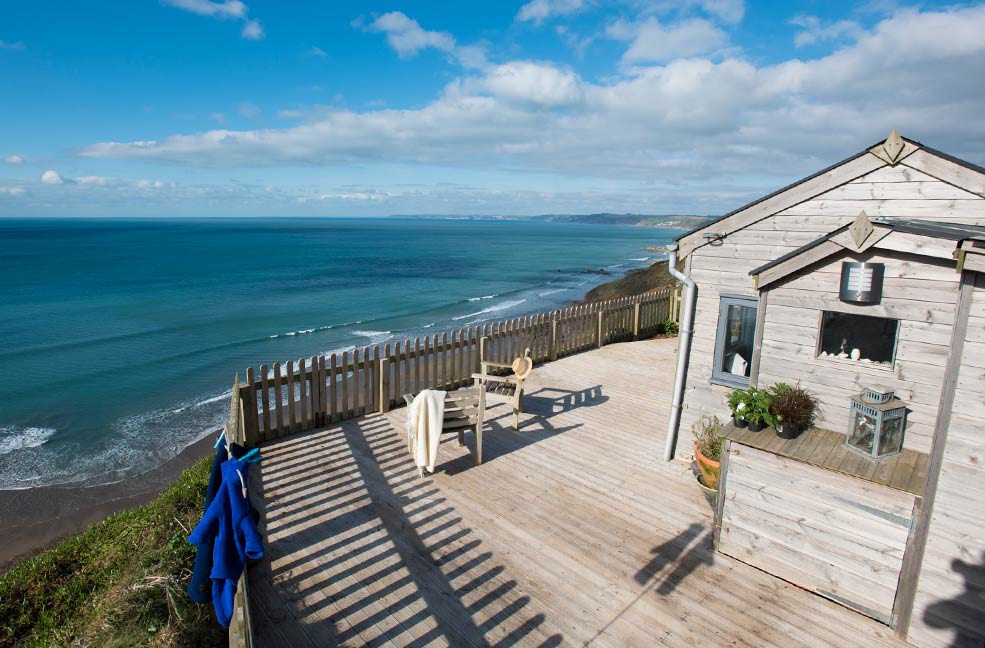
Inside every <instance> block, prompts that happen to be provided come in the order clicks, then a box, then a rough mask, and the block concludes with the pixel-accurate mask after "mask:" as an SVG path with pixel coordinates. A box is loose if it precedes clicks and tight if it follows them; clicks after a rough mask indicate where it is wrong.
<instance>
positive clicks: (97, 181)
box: [75, 176, 113, 187]
mask: <svg viewBox="0 0 985 648" xmlns="http://www.w3.org/2000/svg"><path fill="white" fill-rule="evenodd" d="M112 181H113V179H112V178H106V177H103V176H79V177H77V178H75V182H77V183H78V184H80V185H95V186H99V187H105V186H106V185H108V184H110V183H111V182H112Z"/></svg>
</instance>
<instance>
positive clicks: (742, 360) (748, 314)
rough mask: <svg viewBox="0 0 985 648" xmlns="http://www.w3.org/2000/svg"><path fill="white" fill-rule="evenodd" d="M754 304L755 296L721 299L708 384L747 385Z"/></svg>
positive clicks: (750, 365) (753, 331)
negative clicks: (712, 362)
mask: <svg viewBox="0 0 985 648" xmlns="http://www.w3.org/2000/svg"><path fill="white" fill-rule="evenodd" d="M757 303H758V300H757V299H756V298H755V297H738V296H726V295H723V296H722V297H721V301H720V302H719V306H718V336H717V338H716V339H715V366H714V368H713V369H712V372H711V382H713V383H716V384H719V385H727V386H729V387H748V386H749V370H750V368H751V367H752V347H753V340H754V339H755V337H756V304H757Z"/></svg>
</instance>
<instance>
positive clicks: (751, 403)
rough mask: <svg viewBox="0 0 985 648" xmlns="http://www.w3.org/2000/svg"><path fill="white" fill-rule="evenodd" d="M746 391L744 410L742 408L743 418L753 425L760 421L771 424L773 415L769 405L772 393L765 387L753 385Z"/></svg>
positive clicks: (770, 404)
mask: <svg viewBox="0 0 985 648" xmlns="http://www.w3.org/2000/svg"><path fill="white" fill-rule="evenodd" d="M746 393H747V394H748V401H747V403H746V408H745V410H743V411H744V412H745V419H746V420H747V421H749V422H750V423H751V424H753V425H759V424H760V423H765V424H766V425H772V424H773V416H772V414H771V411H770V407H771V406H772V405H773V395H772V394H770V392H768V391H767V390H765V389H757V388H755V387H750V388H749V389H748V391H747V392H746Z"/></svg>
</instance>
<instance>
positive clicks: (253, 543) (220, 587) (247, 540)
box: [188, 450, 263, 628]
mask: <svg viewBox="0 0 985 648" xmlns="http://www.w3.org/2000/svg"><path fill="white" fill-rule="evenodd" d="M234 454H235V450H234ZM248 468H249V463H248V462H247V461H242V460H240V459H235V458H233V459H228V460H226V461H224V462H222V463H221V464H220V466H219V472H220V477H221V479H222V483H221V484H220V486H219V488H218V492H217V493H216V496H215V499H213V500H212V503H211V504H210V505H209V507H208V508H207V509H206V511H205V514H204V515H203V516H202V519H201V521H200V522H199V523H198V525H197V526H196V527H195V529H194V530H193V531H192V533H191V535H190V536H188V541H189V542H191V543H192V544H196V545H198V549H199V552H200V553H201V552H203V551H205V550H207V549H208V545H209V543H212V568H211V570H210V573H209V577H210V580H211V581H212V604H213V606H214V607H215V612H216V618H217V619H218V620H219V623H220V624H221V625H222V626H223V627H224V628H226V627H229V621H230V619H231V618H232V614H233V608H234V602H233V599H234V597H235V595H236V586H237V584H238V582H239V577H240V575H242V573H243V566H244V565H245V564H246V559H247V558H253V559H256V558H262V557H263V541H262V539H261V538H260V533H259V532H258V531H257V528H256V523H255V522H254V520H253V516H252V515H251V509H250V503H249V501H248V500H247V499H246V497H244V496H243V489H242V484H241V482H240V478H239V475H237V471H238V472H239V473H240V474H241V475H242V476H243V483H245V481H246V479H247V475H248V473H247V470H248Z"/></svg>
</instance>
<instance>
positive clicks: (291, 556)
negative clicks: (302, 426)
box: [250, 417, 562, 647]
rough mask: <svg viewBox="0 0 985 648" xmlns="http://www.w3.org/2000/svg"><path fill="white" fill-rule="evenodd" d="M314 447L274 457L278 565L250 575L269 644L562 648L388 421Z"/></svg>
mask: <svg viewBox="0 0 985 648" xmlns="http://www.w3.org/2000/svg"><path fill="white" fill-rule="evenodd" d="M311 436H312V445H311V446H310V448H307V449H306V448H305V447H304V446H303V445H299V444H297V443H296V440H294V439H288V443H287V444H285V445H284V448H283V452H281V453H280V454H278V451H279V448H278V443H279V442H273V443H271V444H267V445H266V446H265V448H264V455H265V457H267V459H265V463H266V465H265V466H264V470H265V473H266V474H265V478H266V479H267V480H268V488H267V493H266V495H267V496H268V505H267V510H266V511H265V513H266V521H265V524H264V525H263V526H262V529H263V530H264V531H265V532H266V533H267V534H268V536H267V537H268V543H267V547H268V558H267V559H265V560H264V561H263V562H262V563H261V564H260V565H258V566H257V567H256V568H254V569H252V570H251V573H250V584H251V586H252V590H251V591H252V592H253V597H252V598H253V599H254V601H255V602H256V605H255V606H254V607H255V608H256V609H257V614H258V617H259V622H258V623H256V624H255V625H256V629H257V632H258V638H259V639H261V641H259V643H261V644H269V645H275V644H280V645H291V646H315V645H317V646H335V645H376V644H384V643H386V644H389V645H394V644H395V645H401V646H424V645H429V644H432V643H435V644H442V645H453V646H509V645H513V644H516V643H517V642H524V643H534V644H536V645H541V646H545V647H547V646H557V645H560V644H561V643H562V637H561V635H560V634H558V633H555V632H551V631H550V630H549V629H548V627H547V626H548V623H547V618H546V617H545V616H544V615H543V614H539V613H536V612H535V611H533V610H531V600H530V598H529V597H528V596H526V595H524V593H523V592H522V591H521V587H520V585H519V583H518V581H516V580H515V579H512V578H510V577H509V575H508V573H507V569H506V567H505V566H504V565H502V564H498V563H497V561H496V560H495V556H494V555H493V554H492V553H491V552H489V551H486V550H484V549H483V543H482V541H481V540H480V539H478V538H477V537H476V536H475V535H474V534H473V532H472V529H471V528H470V527H468V526H466V525H465V524H464V523H463V520H462V519H461V517H460V516H458V515H456V513H455V509H454V507H453V506H451V505H449V504H448V502H447V500H446V499H445V498H444V497H442V496H441V493H440V492H439V490H438V489H437V488H435V485H434V480H432V479H419V478H418V477H417V475H416V470H415V468H414V467H413V465H412V462H410V461H408V458H407V455H406V448H405V447H404V446H403V439H402V437H401V436H400V435H395V434H394V427H393V425H392V424H391V423H390V422H389V421H388V420H387V419H386V418H385V417H365V418H362V419H357V420H354V421H347V422H345V423H344V424H342V425H338V426H334V427H332V428H329V429H327V430H324V431H318V432H316V433H314V434H312V435H311ZM489 436H493V435H492V434H489ZM463 458H464V459H467V460H470V459H471V458H470V457H463ZM306 461H307V462H308V463H307V468H308V469H307V471H305V470H304V466H305V465H306V464H305V462H306ZM281 469H283V470H284V475H280V474H279V470H281ZM269 484H275V485H276V486H275V487H269Z"/></svg>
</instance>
